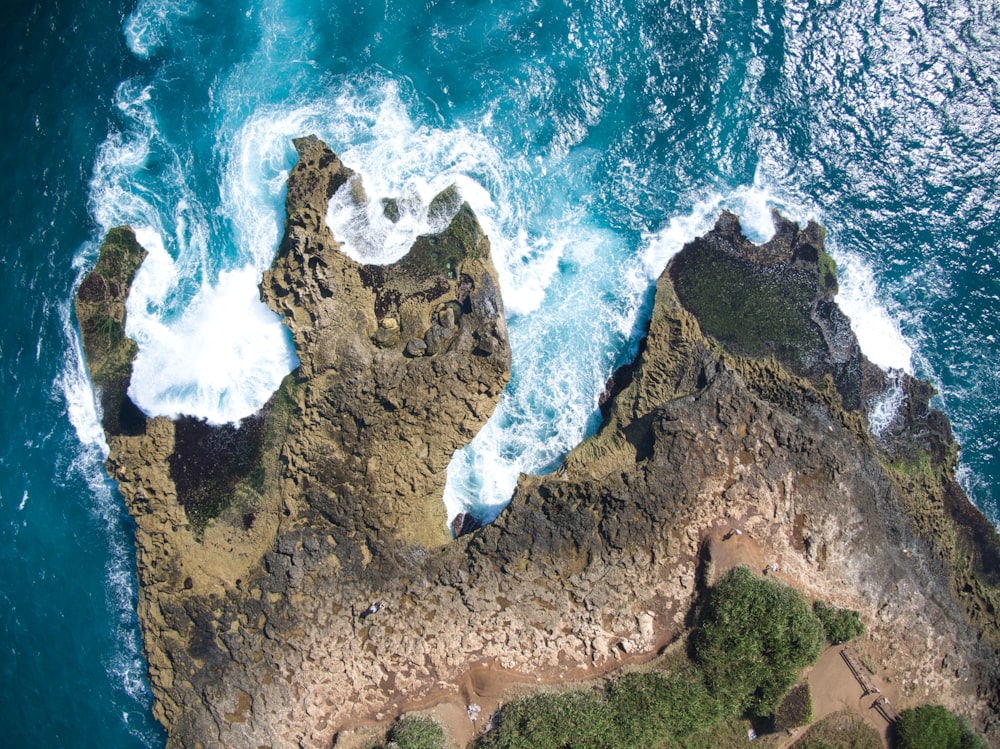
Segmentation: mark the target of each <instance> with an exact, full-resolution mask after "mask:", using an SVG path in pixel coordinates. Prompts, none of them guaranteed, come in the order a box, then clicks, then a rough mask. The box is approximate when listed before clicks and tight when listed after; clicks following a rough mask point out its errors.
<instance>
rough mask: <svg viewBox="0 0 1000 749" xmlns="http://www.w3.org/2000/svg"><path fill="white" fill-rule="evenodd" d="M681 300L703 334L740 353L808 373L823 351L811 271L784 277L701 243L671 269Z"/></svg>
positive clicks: (681, 257) (784, 275)
mask: <svg viewBox="0 0 1000 749" xmlns="http://www.w3.org/2000/svg"><path fill="white" fill-rule="evenodd" d="M670 268H671V278H672V280H673V283H674V287H675V289H676V292H677V296H678V298H679V299H680V301H681V304H683V305H684V307H685V308H686V309H688V310H689V311H690V312H691V313H692V314H693V315H694V316H695V317H697V318H698V322H699V323H700V324H701V327H702V330H703V331H704V332H705V333H707V334H708V335H711V336H712V337H714V338H716V339H718V340H719V341H721V342H722V343H723V344H725V345H726V346H727V347H728V348H729V349H730V350H732V351H733V352H734V353H738V354H743V355H747V356H754V357H763V356H767V355H769V354H772V353H773V354H774V355H776V356H777V357H778V358H779V359H780V360H781V361H783V362H787V363H789V364H790V365H791V367H792V369H793V371H796V372H799V373H801V372H804V371H808V370H809V369H810V368H811V367H812V366H813V364H814V363H815V361H816V360H817V358H818V354H817V353H816V352H818V351H819V350H820V349H821V347H822V346H823V341H822V337H821V333H820V330H819V328H818V326H817V325H816V324H815V323H814V322H813V321H812V320H811V319H810V317H809V308H810V305H811V304H812V301H813V297H814V296H815V294H816V279H815V277H814V276H813V275H812V274H810V273H808V272H806V271H801V270H797V271H789V272H787V273H785V274H783V275H782V276H779V275H778V273H777V272H776V270H775V269H774V268H768V267H762V266H760V265H758V264H756V263H753V262H751V261H749V260H747V259H745V258H742V257H738V256H737V255H734V254H732V253H730V252H726V251H725V250H723V249H721V248H719V247H718V246H716V245H715V244H714V243H712V242H707V241H705V240H696V241H695V242H693V243H692V244H691V245H689V246H688V248H685V251H684V252H682V253H681V254H679V255H677V256H676V257H675V258H674V262H673V263H672V264H671V266H670Z"/></svg>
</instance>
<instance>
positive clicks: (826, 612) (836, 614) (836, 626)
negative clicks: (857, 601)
mask: <svg viewBox="0 0 1000 749" xmlns="http://www.w3.org/2000/svg"><path fill="white" fill-rule="evenodd" d="M813 613H814V614H815V615H816V618H817V619H819V621H820V623H821V624H822V625H823V632H824V633H825V635H826V639H827V642H829V643H831V644H833V645H839V644H840V643H842V642H847V641H848V640H853V639H854V638H855V637H859V636H860V635H862V634H864V632H865V625H864V624H862V623H861V617H860V616H859V615H858V612H857V611H852V610H851V609H840V608H837V607H836V606H827V605H826V604H825V603H823V602H822V601H816V603H814V604H813Z"/></svg>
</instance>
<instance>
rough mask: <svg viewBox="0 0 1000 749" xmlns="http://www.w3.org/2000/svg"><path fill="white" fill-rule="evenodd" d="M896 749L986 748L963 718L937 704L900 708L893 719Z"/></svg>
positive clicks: (983, 741) (980, 737) (981, 738)
mask: <svg viewBox="0 0 1000 749" xmlns="http://www.w3.org/2000/svg"><path fill="white" fill-rule="evenodd" d="M896 746H897V747H898V748H899V749H986V741H985V739H983V737H982V736H978V735H976V734H975V733H973V731H972V729H971V728H969V724H968V723H966V721H965V719H964V718H960V717H959V716H957V715H955V714H954V713H953V712H951V711H950V710H948V709H947V708H945V707H941V706H940V705H923V706H921V707H913V708H910V709H908V710H904V711H903V712H902V713H901V714H900V716H899V721H898V722H897V723H896Z"/></svg>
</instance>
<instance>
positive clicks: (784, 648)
mask: <svg viewBox="0 0 1000 749" xmlns="http://www.w3.org/2000/svg"><path fill="white" fill-rule="evenodd" d="M691 644H692V652H693V655H694V660H695V662H696V663H697V664H698V665H699V666H700V667H701V670H702V673H703V674H704V676H705V682H706V684H707V686H708V689H709V691H710V692H711V693H712V694H713V695H715V696H716V698H717V699H719V700H720V702H722V704H723V705H724V706H725V707H726V709H727V712H728V713H729V714H731V715H737V714H742V713H744V712H748V713H750V714H752V715H758V716H765V715H773V714H774V710H775V708H776V707H777V706H778V703H779V702H780V701H781V698H782V697H783V696H784V695H785V693H786V692H787V691H788V689H789V687H791V686H792V684H794V683H795V680H796V679H797V678H798V675H799V672H800V671H801V670H802V669H803V668H805V667H806V666H808V665H809V664H811V663H813V662H814V661H815V660H816V658H818V657H819V652H820V648H821V646H822V644H823V627H822V625H821V624H820V622H819V620H818V619H817V618H816V616H815V615H814V614H813V613H812V611H811V610H810V609H809V605H808V604H807V603H806V602H805V599H803V598H802V596H801V595H800V594H799V593H798V592H797V591H795V590H793V589H792V588H789V587H788V586H786V585H782V584H780V583H776V582H773V581H770V580H763V579H761V578H758V577H756V576H754V574H753V573H752V572H751V571H750V569H749V568H747V567H737V568H735V569H733V570H731V571H730V572H729V573H727V574H726V575H725V576H724V577H723V578H722V579H721V580H719V582H718V584H717V585H716V586H715V588H714V589H713V590H712V592H711V594H710V595H709V597H708V601H707V602H706V604H705V608H704V610H703V611H702V613H701V616H700V618H699V622H698V626H697V628H696V629H695V631H694V632H693V633H692V635H691Z"/></svg>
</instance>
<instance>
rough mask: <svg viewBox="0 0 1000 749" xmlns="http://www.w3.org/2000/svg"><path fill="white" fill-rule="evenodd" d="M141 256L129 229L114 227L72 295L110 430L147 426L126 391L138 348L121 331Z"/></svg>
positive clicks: (106, 427)
mask: <svg viewBox="0 0 1000 749" xmlns="http://www.w3.org/2000/svg"><path fill="white" fill-rule="evenodd" d="M145 258H146V250H145V249H143V248H142V246H141V245H140V244H139V242H138V241H137V240H136V238H135V232H133V231H132V229H131V228H130V227H127V226H123V227H119V228H116V229H112V230H111V231H109V232H108V234H107V236H106V237H105V239H104V242H103V243H102V244H101V249H100V253H99V255H98V258H97V263H96V265H95V266H94V269H93V270H92V271H91V272H90V273H88V274H87V275H86V276H85V277H84V279H83V281H82V283H81V284H80V288H79V289H78V290H77V294H76V320H77V324H78V325H79V326H80V336H81V339H82V342H83V353H84V357H85V359H86V362H87V370H88V372H89V373H90V379H91V382H92V383H93V385H94V390H95V392H96V395H97V398H98V402H99V403H100V407H101V421H102V425H103V426H104V430H105V431H106V432H107V433H108V434H137V433H139V432H141V431H142V429H143V428H144V426H145V417H144V416H143V415H142V413H141V412H140V411H139V409H138V408H136V406H135V404H133V403H132V401H131V400H130V399H129V397H128V394H127V390H128V386H129V382H130V380H131V377H132V362H133V361H134V359H135V355H136V352H137V347H136V344H135V341H133V340H132V339H131V338H128V337H127V336H126V335H125V302H126V300H127V299H128V292H129V289H130V288H131V286H132V280H133V279H134V278H135V274H136V272H137V271H138V270H139V266H140V265H142V261H143V260H144V259H145Z"/></svg>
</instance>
